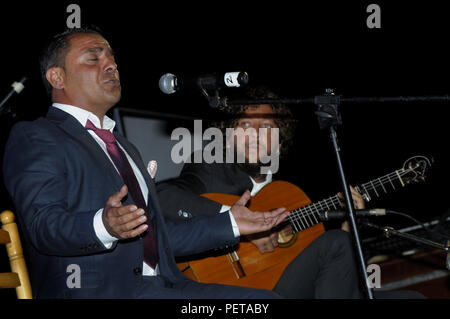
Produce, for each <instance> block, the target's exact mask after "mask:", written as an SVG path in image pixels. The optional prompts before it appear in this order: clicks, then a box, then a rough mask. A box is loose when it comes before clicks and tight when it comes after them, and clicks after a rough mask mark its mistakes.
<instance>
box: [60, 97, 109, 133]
mask: <svg viewBox="0 0 450 319" xmlns="http://www.w3.org/2000/svg"><path fill="white" fill-rule="evenodd" d="M53 107H56V108H57V109H60V110H61V111H64V112H66V113H69V114H70V115H72V116H73V117H74V118H76V119H77V121H78V122H80V124H81V125H83V127H85V126H86V122H87V120H90V121H91V122H92V124H94V125H95V127H97V128H102V129H105V130H109V131H110V132H111V133H112V131H113V130H114V127H115V126H116V122H115V121H113V120H112V119H111V118H109V117H108V116H106V115H105V116H104V117H103V127H101V125H100V119H99V118H98V117H97V116H96V115H95V114H94V113H92V112H89V111H87V110H85V109H82V108H80V107H77V106H73V105H68V104H62V103H53Z"/></svg>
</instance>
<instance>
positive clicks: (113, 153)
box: [86, 120, 159, 269]
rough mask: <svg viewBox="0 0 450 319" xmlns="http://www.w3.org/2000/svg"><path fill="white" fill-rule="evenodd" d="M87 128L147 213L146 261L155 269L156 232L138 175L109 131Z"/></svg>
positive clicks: (89, 125)
mask: <svg viewBox="0 0 450 319" xmlns="http://www.w3.org/2000/svg"><path fill="white" fill-rule="evenodd" d="M86 128H87V129H88V130H92V131H94V132H95V134H97V136H98V137H100V138H101V139H102V140H103V142H105V144H106V150H107V151H108V154H109V156H110V157H111V159H112V161H113V162H114V165H115V166H116V168H117V170H118V171H119V173H120V176H121V177H122V180H123V182H124V183H125V185H127V187H128V192H129V193H130V195H131V198H132V199H133V201H134V203H135V204H136V206H138V208H143V209H144V210H145V212H146V215H147V224H148V226H149V227H148V228H147V230H148V233H147V234H146V235H145V236H144V261H145V262H146V263H147V264H148V265H150V266H151V267H152V268H153V269H155V267H156V264H157V263H158V259H159V256H158V245H157V242H156V235H155V230H154V228H153V225H152V222H151V220H150V216H149V213H148V207H147V205H146V204H145V200H144V197H143V196H142V192H141V188H140V186H139V183H138V181H137V179H136V175H134V172H133V169H132V168H131V165H130V163H129V162H128V160H127V157H126V155H125V153H124V152H123V151H122V149H121V148H120V147H119V145H118V144H117V141H116V138H115V137H114V135H113V134H112V133H111V132H110V131H109V130H104V129H99V128H97V127H95V126H94V124H92V122H91V121H89V120H88V121H87V122H86Z"/></svg>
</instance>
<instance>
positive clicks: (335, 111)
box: [314, 89, 373, 299]
mask: <svg viewBox="0 0 450 319" xmlns="http://www.w3.org/2000/svg"><path fill="white" fill-rule="evenodd" d="M314 103H315V104H316V105H317V106H318V109H317V111H316V112H315V114H316V115H317V118H318V120H319V126H320V129H322V130H325V129H327V130H329V133H330V138H331V141H332V143H333V148H334V151H335V155H336V161H337V165H338V170H339V175H340V179H341V183H342V189H343V194H344V199H345V204H346V210H347V212H348V216H349V219H350V226H351V228H352V234H353V239H354V242H355V246H356V250H357V256H358V260H359V265H360V267H361V272H362V275H363V278H364V283H365V287H366V293H367V297H368V298H369V299H373V293H372V289H371V287H370V286H369V280H368V276H367V268H366V263H365V260H364V254H363V251H362V246H361V240H360V237H359V231H358V227H357V225H356V218H355V211H354V207H353V200H352V197H351V195H350V192H349V186H348V183H347V179H346V177H345V172H344V166H343V164H342V159H341V155H340V152H341V149H340V147H339V145H338V141H337V133H336V128H335V127H336V126H337V125H341V124H342V119H341V115H340V113H339V105H340V97H339V96H336V95H335V94H334V91H333V90H332V89H327V90H326V93H325V94H324V95H321V96H316V97H315V99H314Z"/></svg>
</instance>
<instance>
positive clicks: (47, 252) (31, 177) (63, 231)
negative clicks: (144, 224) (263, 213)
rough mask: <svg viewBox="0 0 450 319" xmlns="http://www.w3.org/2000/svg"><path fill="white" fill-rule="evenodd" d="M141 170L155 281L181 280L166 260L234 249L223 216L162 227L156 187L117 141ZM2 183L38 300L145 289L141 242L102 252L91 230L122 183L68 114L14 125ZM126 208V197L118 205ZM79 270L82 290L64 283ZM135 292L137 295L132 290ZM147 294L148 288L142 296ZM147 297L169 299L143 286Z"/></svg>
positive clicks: (111, 295)
mask: <svg viewBox="0 0 450 319" xmlns="http://www.w3.org/2000/svg"><path fill="white" fill-rule="evenodd" d="M116 137H117V139H118V141H119V143H120V144H121V145H122V146H123V147H124V148H125V150H126V151H127V152H128V154H129V155H130V156H131V157H132V158H133V160H134V162H135V163H136V164H137V165H138V167H139V169H140V170H141V172H142V174H143V176H144V177H145V180H146V182H147V186H148V189H149V198H148V202H149V206H150V207H152V208H153V209H152V212H153V213H154V214H153V216H152V218H153V224H154V225H155V228H156V233H157V238H158V247H159V253H160V260H159V267H160V272H161V276H162V277H163V278H165V280H167V281H168V282H180V281H184V280H188V279H187V278H186V277H185V276H184V275H182V274H181V273H180V271H179V270H178V268H177V266H176V264H175V261H174V258H173V256H174V255H175V254H176V255H189V254H192V253H198V252H201V251H204V250H208V249H211V248H213V247H218V248H220V247H224V246H228V245H234V244H236V241H237V239H235V238H234V236H233V233H232V229H231V226H230V227H224V225H230V220H229V216H228V215H227V214H221V215H215V216H212V217H206V218H194V219H191V220H189V221H187V222H183V223H173V222H170V221H168V222H167V223H165V222H164V221H163V218H162V216H161V209H160V205H159V203H158V200H157V195H156V190H155V185H154V182H153V180H152V179H151V177H150V176H149V175H148V173H147V171H146V169H145V167H144V165H143V163H142V160H141V158H140V156H139V154H138V152H137V150H136V149H135V147H134V146H133V145H131V144H130V143H129V142H127V141H126V140H125V139H124V138H122V137H120V136H116ZM3 170H4V178H5V184H6V187H7V189H8V191H9V193H10V195H11V196H12V198H13V201H14V204H15V206H16V210H17V212H18V217H19V224H20V225H21V227H22V230H23V235H24V237H25V243H26V245H27V246H26V249H27V252H28V260H29V266H30V277H31V283H32V288H33V296H34V297H38V298H39V297H41V298H70V297H73V298H134V297H139V296H137V295H136V294H137V291H138V290H140V291H146V288H145V287H144V289H142V285H143V284H145V282H146V280H145V279H143V276H142V275H141V273H140V271H141V268H142V262H143V241H142V239H141V238H134V239H130V240H121V241H118V242H116V243H115V244H114V245H113V247H112V248H111V249H106V247H104V245H103V244H102V243H101V242H100V241H99V240H98V238H97V237H96V235H95V232H94V228H93V217H94V214H95V213H96V212H97V211H98V210H99V209H100V208H103V207H104V205H105V203H106V202H107V200H108V198H109V196H111V195H112V194H113V193H115V192H117V191H118V190H119V189H120V187H121V186H122V185H123V182H122V180H121V178H120V176H119V175H118V174H117V172H116V170H115V168H114V166H113V165H112V163H111V162H110V160H109V159H108V158H107V156H106V154H105V153H104V152H103V150H102V149H101V148H100V147H99V145H98V144H97V143H96V142H95V140H94V139H93V138H92V137H91V136H90V135H89V133H88V132H87V131H86V129H85V128H84V127H82V125H80V123H79V122H78V121H77V120H76V119H75V118H74V117H72V116H71V115H69V114H67V113H66V112H63V111H61V110H58V109H56V108H53V107H51V108H50V110H49V112H48V114H47V117H46V118H39V119H37V120H35V121H33V122H20V123H17V124H16V125H15V126H14V127H13V129H12V131H11V134H10V137H9V140H8V143H7V146H6V150H5V157H4V167H3ZM131 203H132V199H131V196H128V198H127V199H126V201H125V202H124V205H128V204H131ZM72 264H75V265H78V266H79V267H80V270H81V273H80V278H81V288H69V287H68V285H67V279H68V276H69V275H71V273H70V272H68V270H69V269H70V267H69V266H70V265H72ZM137 287H139V289H137ZM148 289H154V290H155V291H152V292H150V293H149V291H148ZM148 289H147V291H146V295H151V294H152V293H153V292H154V295H155V296H158V297H162V298H165V297H170V290H167V289H161V291H159V290H158V289H159V288H157V287H154V286H149V287H148Z"/></svg>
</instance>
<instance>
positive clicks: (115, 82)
mask: <svg viewBox="0 0 450 319" xmlns="http://www.w3.org/2000/svg"><path fill="white" fill-rule="evenodd" d="M105 83H106V84H111V85H113V86H119V85H120V81H119V80H117V79H110V80H107V81H105Z"/></svg>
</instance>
